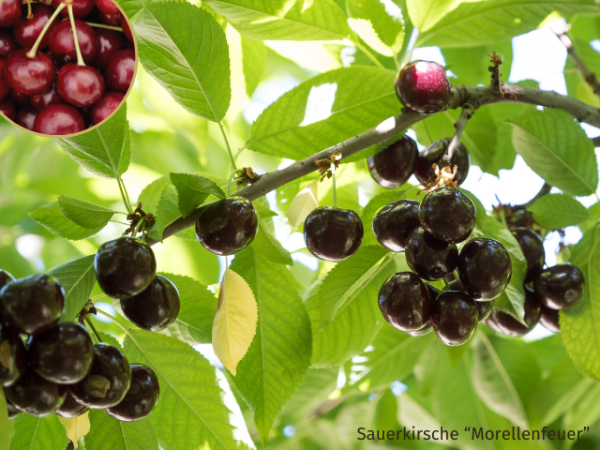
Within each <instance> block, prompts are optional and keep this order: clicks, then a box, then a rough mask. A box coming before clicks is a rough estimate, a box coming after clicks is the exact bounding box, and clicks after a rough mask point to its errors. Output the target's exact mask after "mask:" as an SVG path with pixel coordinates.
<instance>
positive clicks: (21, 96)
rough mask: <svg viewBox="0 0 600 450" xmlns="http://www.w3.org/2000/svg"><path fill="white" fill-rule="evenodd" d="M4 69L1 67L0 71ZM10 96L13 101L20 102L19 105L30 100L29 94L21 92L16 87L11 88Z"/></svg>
mask: <svg viewBox="0 0 600 450" xmlns="http://www.w3.org/2000/svg"><path fill="white" fill-rule="evenodd" d="M2 70H4V69H0V71H2ZM8 98H10V99H11V100H12V101H13V102H15V103H18V104H19V105H24V104H25V103H27V102H29V95H25V94H20V93H18V92H17V91H15V90H14V89H11V90H10V92H9V94H8Z"/></svg>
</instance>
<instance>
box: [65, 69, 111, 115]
mask: <svg viewBox="0 0 600 450" xmlns="http://www.w3.org/2000/svg"><path fill="white" fill-rule="evenodd" d="M56 89H57V90H58V93H59V94H60V96H61V97H62V98H63V99H64V100H65V101H66V102H67V103H70V104H72V105H75V106H79V107H80V108H82V107H84V106H91V105H93V104H94V103H96V102H97V101H98V100H100V97H102V94H104V78H102V75H100V72H98V71H97V70H96V69H94V68H93V67H90V66H78V65H76V64H67V65H66V66H63V68H62V69H60V72H58V77H57V78H56Z"/></svg>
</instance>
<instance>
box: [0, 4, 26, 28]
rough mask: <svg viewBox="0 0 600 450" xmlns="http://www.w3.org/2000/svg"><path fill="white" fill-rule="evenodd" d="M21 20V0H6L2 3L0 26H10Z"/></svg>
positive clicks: (0, 7) (0, 5)
mask: <svg viewBox="0 0 600 450" xmlns="http://www.w3.org/2000/svg"><path fill="white" fill-rule="evenodd" d="M19 20H21V2H20V0H4V1H2V2H1V3H0V27H3V28H8V27H12V26H13V25H16V24H17V22H18V21H19Z"/></svg>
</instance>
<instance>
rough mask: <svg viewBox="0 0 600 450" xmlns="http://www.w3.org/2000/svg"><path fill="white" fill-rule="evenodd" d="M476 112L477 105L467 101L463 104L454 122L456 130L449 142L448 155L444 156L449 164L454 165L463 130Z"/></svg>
mask: <svg viewBox="0 0 600 450" xmlns="http://www.w3.org/2000/svg"><path fill="white" fill-rule="evenodd" d="M474 112H475V107H474V106H473V105H472V104H471V103H465V104H464V105H463V107H462V111H461V113H460V117H459V118H458V120H457V121H456V123H455V124H454V128H456V132H455V133H454V136H453V137H452V140H451V141H450V144H448V150H447V151H446V155H445V156H444V162H447V163H448V164H449V165H452V164H451V161H452V156H454V152H455V151H456V150H457V149H458V147H459V146H460V138H461V137H462V134H463V131H465V127H466V126H467V122H468V121H469V119H470V118H471V116H472V115H473V113H474Z"/></svg>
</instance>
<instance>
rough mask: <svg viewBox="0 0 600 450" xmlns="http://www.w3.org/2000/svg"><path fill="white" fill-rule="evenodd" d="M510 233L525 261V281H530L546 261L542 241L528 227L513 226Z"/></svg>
mask: <svg viewBox="0 0 600 450" xmlns="http://www.w3.org/2000/svg"><path fill="white" fill-rule="evenodd" d="M511 232H512V235H513V236H514V237H515V239H516V240H517V242H518V243H519V246H520V247H521V250H522V251H523V255H524V256H525V260H526V261H527V274H526V275H525V282H526V283H527V282H528V281H532V280H533V279H534V278H535V277H536V275H537V274H538V273H540V272H541V271H542V269H543V267H544V263H545V262H546V253H545V251H544V241H543V240H542V238H541V237H540V235H539V234H537V233H536V232H535V231H533V230H532V229H530V228H521V227H519V228H514V229H513V230H512V231H511Z"/></svg>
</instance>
